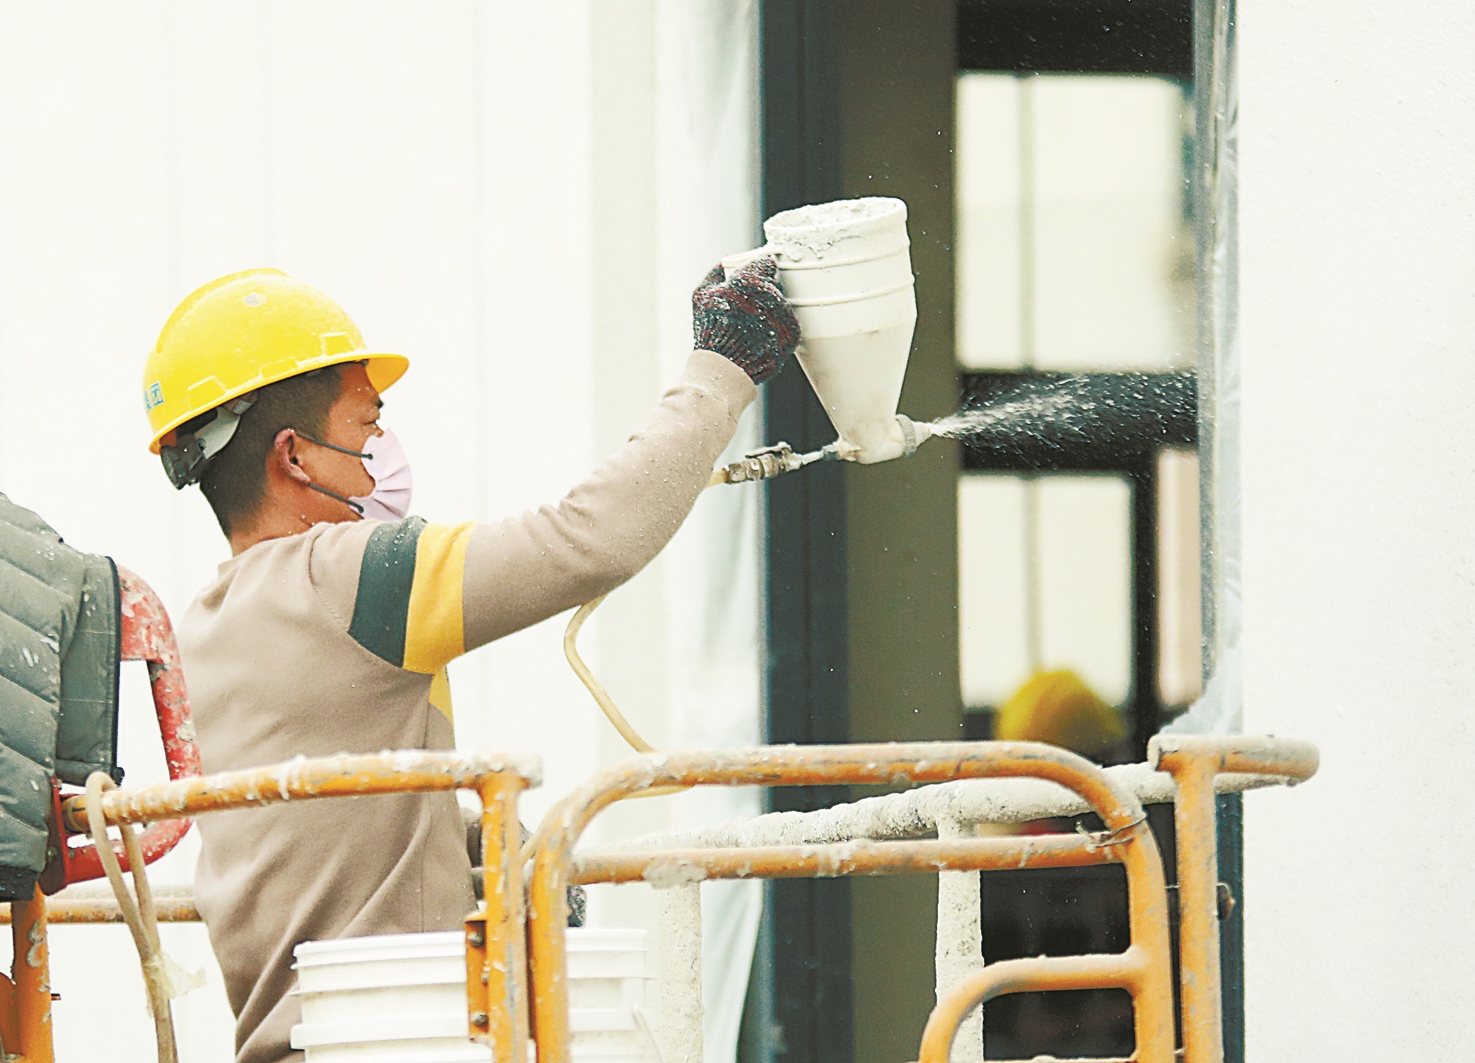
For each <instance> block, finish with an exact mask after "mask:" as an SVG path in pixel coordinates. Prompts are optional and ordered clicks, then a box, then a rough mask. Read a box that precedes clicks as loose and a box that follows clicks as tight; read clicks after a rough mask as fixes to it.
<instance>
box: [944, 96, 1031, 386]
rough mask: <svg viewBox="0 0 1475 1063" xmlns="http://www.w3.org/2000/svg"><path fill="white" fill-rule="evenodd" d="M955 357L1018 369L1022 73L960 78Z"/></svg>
mask: <svg viewBox="0 0 1475 1063" xmlns="http://www.w3.org/2000/svg"><path fill="white" fill-rule="evenodd" d="M956 121H957V135H956V136H955V138H954V141H953V144H954V151H955V152H956V155H955V159H956V167H957V176H956V181H955V186H954V187H955V188H956V193H955V194H956V196H957V244H956V258H955V263H956V272H955V274H954V275H955V277H956V281H955V283H956V285H957V356H958V361H959V362H960V363H961V364H962V365H964V366H966V367H967V368H970V369H1003V368H1017V367H1019V366H1022V365H1023V364H1024V362H1023V352H1022V349H1021V346H1020V336H1019V331H1020V315H1021V309H1022V308H1021V304H1020V291H1019V272H1020V266H1019V254H1020V250H1019V241H1020V235H1021V234H1020V197H1019V78H1017V77H1015V76H1014V75H1012V74H962V75H960V76H959V77H958V81H957V119H956Z"/></svg>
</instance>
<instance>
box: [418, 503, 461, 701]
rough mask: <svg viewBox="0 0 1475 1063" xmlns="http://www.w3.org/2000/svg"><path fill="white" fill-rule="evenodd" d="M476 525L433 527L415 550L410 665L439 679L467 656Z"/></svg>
mask: <svg viewBox="0 0 1475 1063" xmlns="http://www.w3.org/2000/svg"><path fill="white" fill-rule="evenodd" d="M475 527H476V525H475V524H474V523H470V522H468V523H466V524H457V525H455V526H454V527H453V526H451V525H448V524H427V525H426V526H425V528H424V530H423V531H421V533H420V541H419V543H418V544H417V547H416V550H415V581H414V583H413V584H411V586H410V608H409V615H408V617H407V618H406V624H405V663H404V667H405V668H406V669H407V670H408V671H411V672H419V673H421V674H422V675H434V674H435V673H436V672H438V671H440V670H441V669H442V668H444V667H445V666H446V664H447V663H449V662H450V661H452V660H454V659H455V658H457V657H459V656H461V654H463V653H465V652H466V634H465V628H464V620H463V617H462V612H461V581H462V577H463V575H464V573H465V569H466V544H467V543H468V542H469V541H470V540H471V532H472V530H473V529H474V528H475Z"/></svg>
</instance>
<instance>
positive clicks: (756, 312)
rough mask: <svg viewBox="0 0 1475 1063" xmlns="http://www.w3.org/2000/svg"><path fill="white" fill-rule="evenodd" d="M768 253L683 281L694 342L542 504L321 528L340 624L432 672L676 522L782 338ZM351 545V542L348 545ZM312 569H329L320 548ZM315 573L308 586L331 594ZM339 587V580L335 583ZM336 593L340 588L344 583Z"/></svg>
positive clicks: (563, 605)
mask: <svg viewBox="0 0 1475 1063" xmlns="http://www.w3.org/2000/svg"><path fill="white" fill-rule="evenodd" d="M773 274H774V266H773V263H772V262H771V261H767V260H764V261H761V262H757V263H753V264H752V265H750V266H747V267H745V268H744V269H743V270H742V271H740V272H739V273H738V274H737V275H735V276H734V277H733V279H732V280H731V281H730V282H728V281H724V280H723V279H722V272H721V269H720V267H719V268H718V269H715V270H713V271H712V273H711V274H709V275H708V276H707V278H706V280H705V281H703V283H702V285H701V286H699V287H698V288H697V290H696V292H695V293H694V294H693V297H692V303H693V322H694V329H693V331H694V333H695V340H696V345H697V347H698V349H697V350H695V351H693V353H692V355H691V357H690V358H689V359H688V361H687V364H686V368H685V370H684V372H683V373H682V375H681V377H680V379H679V380H678V381H677V382H676V384H675V385H674V386H673V387H671V389H670V390H669V391H667V392H666V394H665V396H664V397H663V398H662V399H661V402H660V404H659V405H657V406H656V408H655V410H654V411H653V412H652V414H651V416H650V419H649V420H648V421H647V422H646V425H645V427H644V428H642V429H641V430H640V431H639V432H637V433H636V434H635V435H634V436H632V437H631V438H630V440H629V441H628V442H627V443H625V445H624V446H623V447H621V448H620V450H619V451H618V452H617V453H616V454H615V455H614V456H613V457H612V458H610V459H609V460H608V461H606V462H605V463H604V464H603V465H601V466H599V467H598V468H597V469H595V471H594V472H593V474H591V475H590V476H589V477H588V478H587V479H585V480H584V481H583V482H582V483H580V484H578V485H577V486H576V487H574V488H573V489H572V490H571V491H570V492H569V493H568V494H567V495H566V496H564V498H563V499H562V500H561V501H559V502H558V503H557V504H554V505H547V506H542V507H540V508H539V509H537V510H533V511H530V512H527V513H524V514H522V515H521V516H518V517H511V518H508V519H505V520H501V521H497V522H495V523H491V524H462V525H455V526H451V525H436V524H427V523H425V522H424V521H422V520H419V519H417V518H409V519H407V520H403V521H399V522H396V523H388V524H379V525H376V526H374V527H373V528H372V529H367V528H363V529H360V528H352V529H351V530H350V529H347V528H345V529H342V530H341V531H340V532H339V533H337V534H334V535H331V536H329V537H327V538H325V539H324V540H323V541H322V542H321V543H320V545H319V547H318V550H319V551H321V552H322V554H323V555H326V554H329V553H332V554H341V553H342V551H344V550H348V551H354V550H358V549H361V550H362V561H361V562H360V564H359V565H358V581H357V587H356V588H354V589H353V590H352V592H351V593H352V597H353V601H352V605H351V607H350V606H349V604H348V602H347V601H346V600H345V601H341V604H340V606H339V607H340V608H342V609H344V611H345V612H346V613H348V614H349V619H348V624H349V632H350V634H351V635H352V636H353V637H354V638H355V640H356V641H358V642H359V643H360V644H361V645H362V646H363V647H364V648H366V649H368V650H370V651H371V652H373V653H374V654H376V655H377V656H379V657H381V658H383V659H384V660H386V661H388V662H390V663H391V664H394V665H396V666H398V667H402V668H406V669H408V670H410V671H413V672H420V673H423V674H427V675H433V674H435V673H436V672H438V671H439V670H440V669H441V668H442V667H444V666H445V664H446V663H447V662H449V661H450V660H452V659H454V658H455V657H457V656H459V655H461V654H462V653H465V652H466V651H467V650H470V649H474V648H475V647H477V646H481V645H483V644H485V643H487V642H490V641H492V640H494V639H497V638H500V637H502V636H503V635H507V634H510V633H511V632H513V631H517V630H520V629H521V628H524V627H527V626H529V625H531V624H535V623H537V622H538V621H540V620H544V619H546V618H548V617H550V616H553V615H555V614H557V613H560V612H562V611H564V610H565V609H569V608H571V607H573V606H576V605H580V604H582V603H584V602H586V601H589V600H590V599H593V598H597V597H599V596H600V595H601V594H605V593H607V592H609V591H610V590H613V589H614V588H615V587H618V586H619V585H620V584H621V583H624V582H625V581H626V580H628V579H630V577H632V576H634V575H635V574H636V573H637V572H639V571H640V570H641V569H642V568H644V567H645V566H646V565H647V564H649V563H650V561H651V559H652V558H654V557H655V556H656V554H657V553H659V552H660V550H661V548H662V547H664V546H665V545H666V543H667V542H668V541H670V539H671V537H672V536H673V535H675V534H676V530H677V529H678V528H680V527H681V522H682V521H683V520H685V519H686V515H687V514H688V513H689V512H690V511H691V507H692V505H693V503H694V502H695V501H696V499H697V496H698V495H699V494H701V491H702V489H703V488H704V487H705V486H706V485H707V482H708V480H709V479H710V477H711V473H712V467H713V464H714V463H715V462H716V460H717V458H718V456H719V455H720V454H721V453H722V451H723V449H724V448H725V447H726V446H727V444H728V442H729V441H730V440H731V439H732V436H733V433H734V432H735V431H736V429H737V422H738V418H739V417H740V416H741V415H742V412H743V410H745V409H746V408H747V407H748V405H749V404H750V403H751V402H752V401H753V399H754V397H755V396H756V394H757V389H756V386H755V385H756V384H758V383H762V382H763V381H764V380H767V379H768V378H769V377H771V376H772V375H773V374H774V373H776V372H777V371H778V369H779V366H780V365H781V363H782V362H783V360H784V359H786V358H787V357H788V356H789V355H790V354H791V353H792V352H793V349H794V346H795V344H796V342H797V340H798V326H797V323H796V322H795V320H794V316H793V312H792V310H791V309H790V307H789V306H788V304H787V303H786V302H785V301H784V299H783V296H782V295H781V294H780V293H779V291H778V288H777V286H776V285H775V284H774V281H773ZM356 544H361V545H356ZM318 560H319V561H321V562H324V563H323V564H319V563H318V561H315V563H314V568H315V569H316V570H318V571H321V572H324V573H325V574H326V573H327V572H329V571H332V570H335V569H336V570H338V571H342V568H341V565H339V564H328V563H326V562H327V561H328V559H327V557H326V556H321V557H319V559H318ZM330 582H332V581H331V579H324V580H322V581H321V582H320V584H319V585H320V586H321V587H323V588H324V590H325V591H327V594H328V597H329V598H330V599H331V598H334V597H337V596H338V595H340V594H343V592H344V591H347V590H348V588H346V587H343V588H342V590H340V591H339V592H338V593H337V594H335V593H334V592H333V591H332V590H329V589H328V588H327V586H326V584H328V583H330ZM340 586H341V584H340ZM344 597H345V598H346V595H344Z"/></svg>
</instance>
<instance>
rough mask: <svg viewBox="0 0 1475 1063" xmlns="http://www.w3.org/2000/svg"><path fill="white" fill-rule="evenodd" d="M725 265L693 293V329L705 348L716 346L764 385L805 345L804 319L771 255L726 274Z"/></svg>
mask: <svg viewBox="0 0 1475 1063" xmlns="http://www.w3.org/2000/svg"><path fill="white" fill-rule="evenodd" d="M724 276H725V275H724V273H723V269H722V267H721V266H717V267H715V268H714V269H713V270H712V272H711V273H708V274H707V276H706V277H705V278H704V279H703V280H702V283H701V284H699V285H697V288H696V291H694V292H692V293H691V329H692V334H693V336H694V339H695V345H696V348H697V350H699V351H712V352H713V353H715V354H720V355H722V357H724V358H726V359H727V360H728V361H730V362H732V363H733V364H734V365H736V366H737V367H738V368H739V369H741V370H742V371H743V372H745V373H747V374H748V376H749V377H750V378H751V379H752V381H753V383H755V384H761V383H763V382H764V381H765V380H767V379H769V378H770V377H771V376H773V375H774V374H775V373H777V372H778V371H779V370H780V369H782V368H783V364H784V362H786V361H787V360H788V359H789V357H790V356H791V355H792V354H793V353H794V348H795V347H796V346H798V344H799V320H798V318H796V317H795V316H794V308H793V307H791V306H790V305H789V301H788V300H787V299H785V298H784V293H783V292H781V291H779V289H778V284H777V283H776V281H775V279H774V278H776V277H777V276H778V266H776V265H775V264H774V261H773V259H771V258H760V259H758V260H757V261H755V262H749V263H748V264H747V265H746V266H744V267H743V268H742V269H740V270H738V271H737V272H736V273H734V274H733V275H732V278H731V279H730V280H727V279H724Z"/></svg>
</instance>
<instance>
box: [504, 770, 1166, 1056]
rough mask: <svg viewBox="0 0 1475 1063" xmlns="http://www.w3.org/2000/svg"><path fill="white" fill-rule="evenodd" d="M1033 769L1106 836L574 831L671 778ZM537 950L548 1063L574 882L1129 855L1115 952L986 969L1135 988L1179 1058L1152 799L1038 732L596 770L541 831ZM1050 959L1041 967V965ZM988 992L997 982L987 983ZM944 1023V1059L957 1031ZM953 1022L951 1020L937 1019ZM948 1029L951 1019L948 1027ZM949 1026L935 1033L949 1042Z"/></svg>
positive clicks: (1149, 1032)
mask: <svg viewBox="0 0 1475 1063" xmlns="http://www.w3.org/2000/svg"><path fill="white" fill-rule="evenodd" d="M1002 776H1032V777H1036V778H1042V779H1048V780H1050V781H1053V782H1056V783H1059V784H1060V785H1062V786H1065V787H1066V788H1068V789H1070V790H1073V791H1074V792H1076V793H1077V794H1079V795H1080V796H1081V797H1083V798H1084V799H1085V800H1086V801H1088V802H1089V803H1090V805H1091V807H1092V808H1093V809H1094V810H1095V811H1096V812H1097V814H1098V815H1100V816H1101V819H1102V821H1103V823H1104V824H1105V827H1106V829H1105V831H1104V832H1102V833H1101V834H1097V835H1084V836H1045V837H1037V838H1030V839H1024V838H977V839H949V840H939V841H913V842H875V843H857V842H848V843H844V844H841V845H830V846H794V847H784V846H775V847H765V848H762V849H751V848H727V849H691V850H685V851H681V852H669V851H660V852H649V853H639V854H623V853H622V854H599V855H595V856H591V857H585V858H582V859H580V858H576V857H575V856H574V855H573V849H574V845H575V843H576V842H577V841H578V839H579V836H580V835H581V834H582V833H583V831H584V830H585V828H586V827H588V825H589V823H590V821H591V820H593V818H594V817H595V816H596V815H597V814H598V813H599V812H600V811H602V810H603V809H605V808H607V807H609V805H611V804H613V803H614V802H615V801H618V800H620V799H621V798H624V797H629V796H631V795H632V794H635V793H639V792H641V791H643V790H648V789H651V788H654V787H661V786H819V785H828V784H836V783H849V784H865V783H871V784H877V783H879V784H893V785H894V784H904V783H931V782H942V781H947V780H953V779H968V778H989V777H995V778H996V777H1002ZM530 856H531V858H532V862H533V871H532V877H531V888H530V908H529V913H528V919H529V933H528V940H529V960H530V964H531V968H532V970H531V975H530V980H531V984H532V994H533V999H532V1030H533V1036H534V1039H535V1041H536V1043H537V1046H538V1058H539V1060H540V1061H541V1063H567V1060H568V1059H569V1058H570V1050H571V1039H570V1034H569V1013H568V993H567V982H566V977H565V975H566V971H565V935H564V927H565V923H566V919H567V910H566V905H565V890H566V887H567V886H568V885H569V884H570V883H571V882H585V883H590V882H596V881H603V882H626V881H633V880H635V879H637V878H641V877H647V876H649V875H650V874H651V873H652V872H656V873H657V874H658V873H659V872H660V871H662V870H671V871H676V870H681V871H686V870H688V869H689V871H691V872H694V873H695V876H694V877H705V878H742V877H749V876H757V877H766V876H768V875H774V876H777V875H837V874H891V873H898V872H906V871H933V870H939V869H941V870H971V869H973V868H979V869H985V868H999V867H1005V866H1007V867H1045V866H1065V865H1068V864H1088V863H1107V862H1119V863H1122V864H1123V865H1125V867H1126V870H1127V882H1128V898H1129V904H1130V912H1129V927H1130V932H1131V943H1130V944H1129V946H1128V947H1127V949H1126V951H1125V952H1122V953H1118V954H1115V955H1110V956H1094V957H1071V958H1068V959H1065V960H1053V959H1052V960H1038V961H1036V960H1031V961H1009V962H1006V963H999V964H994V965H992V966H991V967H990V968H988V969H987V970H988V971H989V972H990V973H989V976H990V978H991V979H994V980H995V981H999V980H1002V981H1000V982H999V984H1000V986H1001V987H1000V988H997V989H994V990H993V991H994V992H1007V991H1013V986H1015V985H1016V984H1018V985H1026V984H1027V985H1029V986H1030V987H1032V988H1040V987H1041V986H1040V985H1039V984H1038V983H1040V982H1041V981H1049V982H1051V983H1052V984H1050V985H1048V986H1044V988H1057V987H1060V988H1063V987H1064V985H1060V986H1057V985H1055V984H1054V983H1067V982H1068V983H1069V984H1070V988H1078V987H1084V986H1091V987H1098V986H1103V987H1109V988H1122V989H1126V990H1128V991H1129V992H1130V993H1131V994H1132V998H1133V1015H1134V1023H1135V1029H1136V1036H1137V1059H1138V1060H1140V1061H1141V1063H1172V1060H1173V1000H1172V975H1171V962H1170V954H1169V949H1170V946H1169V938H1168V914H1167V892H1166V888H1165V885H1164V879H1163V868H1162V861H1161V858H1160V856H1159V854H1158V850H1157V843H1156V842H1155V841H1154V839H1153V836H1152V832H1151V831H1150V830H1149V829H1148V828H1147V823H1146V817H1145V815H1144V813H1143V811H1142V806H1141V804H1140V803H1139V802H1138V801H1137V799H1136V798H1135V797H1133V796H1132V795H1131V794H1129V793H1126V792H1124V791H1122V790H1121V789H1120V788H1118V787H1117V786H1116V785H1115V784H1113V783H1112V782H1111V780H1110V779H1109V778H1107V776H1105V775H1104V774H1103V773H1102V771H1101V769H1100V768H1098V767H1096V766H1095V765H1093V764H1092V763H1091V762H1090V761H1087V760H1085V759H1084V758H1082V757H1078V756H1076V755H1075V754H1073V753H1069V752H1067V751H1065V750H1063V749H1058V748H1055V747H1053V746H1045V745H1038V744H1034V743H1027V742H959V743H942V742H938V743H931V742H927V743H902V744H895V745H850V746H803V747H794V746H781V747H764V748H759V749H751V750H739V751H714V752H690V753H686V752H683V753H666V754H659V755H652V756H646V757H641V758H638V759H635V760H630V761H627V762H625V763H624V764H621V765H617V766H616V767H614V768H611V769H609V770H608V771H605V772H602V773H601V774H599V775H597V776H595V778H594V779H592V780H590V781H589V782H588V783H586V784H585V785H584V786H583V787H581V788H580V789H579V790H577V791H575V792H574V793H573V794H571V795H570V796H569V797H567V798H565V799H564V800H562V801H560V802H559V803H558V804H557V805H555V806H554V807H553V808H552V809H551V810H550V811H549V812H548V815H547V816H546V817H545V819H544V822H543V826H542V827H541V828H540V829H539V833H538V836H537V837H536V838H535V839H534V840H533V842H532V843H530ZM1041 965H1043V968H1042V969H1041ZM985 988H986V991H987V989H988V987H985ZM967 1010H968V1009H966V1008H965V1009H963V1011H962V1012H960V1013H959V1014H958V1015H957V1016H956V1020H954V1021H953V1022H952V1024H951V1026H949V1027H948V1028H947V1030H946V1035H945V1041H946V1044H944V1045H943V1048H942V1056H941V1057H937V1058H941V1059H946V1058H947V1050H948V1046H950V1045H951V1042H952V1037H953V1035H954V1034H955V1032H956V1026H957V1020H961V1018H962V1017H963V1014H965V1013H966V1011H967ZM939 1021H940V1022H946V1021H947V1019H946V1018H944V1019H942V1020H939ZM939 1029H941V1026H939ZM943 1038H944V1035H943V1034H942V1033H938V1034H935V1035H934V1041H935V1042H938V1043H941V1041H942V1040H943Z"/></svg>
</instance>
